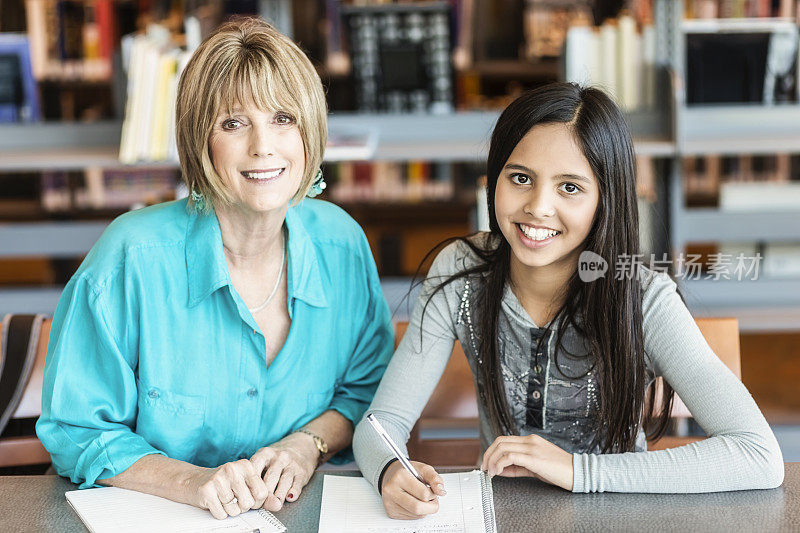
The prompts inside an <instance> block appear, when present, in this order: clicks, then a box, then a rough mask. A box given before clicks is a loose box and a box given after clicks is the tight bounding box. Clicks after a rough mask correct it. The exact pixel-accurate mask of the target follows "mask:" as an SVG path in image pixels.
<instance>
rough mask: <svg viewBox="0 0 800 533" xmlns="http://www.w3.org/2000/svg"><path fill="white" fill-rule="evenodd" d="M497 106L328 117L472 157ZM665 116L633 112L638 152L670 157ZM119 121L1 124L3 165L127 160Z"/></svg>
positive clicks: (381, 154) (436, 152) (409, 146)
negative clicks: (121, 146)
mask: <svg viewBox="0 0 800 533" xmlns="http://www.w3.org/2000/svg"><path fill="white" fill-rule="evenodd" d="M499 115H500V113H499V112H498V111H473V112H458V113H453V114H448V115H384V114H362V113H337V114H332V115H331V116H330V117H329V119H328V127H329V130H330V131H331V133H332V134H333V133H335V132H336V131H337V130H340V129H342V130H371V131H374V132H376V134H377V138H378V143H377V146H376V149H375V153H374V154H373V156H372V159H375V160H384V161H403V160H409V159H424V160H433V161H472V160H476V161H477V160H480V159H484V158H485V157H486V154H487V152H488V147H489V137H490V134H491V131H492V128H493V126H494V123H495V122H496V121H497V117H498V116H499ZM659 120H660V119H659V118H656V117H654V116H652V115H645V114H632V115H629V121H630V122H631V125H632V127H633V129H634V132H636V131H637V130H638V131H641V132H642V133H641V135H640V136H638V137H636V138H635V148H636V152H637V153H638V154H640V155H648V156H652V157H671V156H673V155H674V154H675V145H674V143H673V142H672V141H671V140H670V139H669V138H668V137H667V136H666V135H663V134H660V132H659V131H658V129H659V127H660V126H659V125H658V123H657V122H658V121H659ZM121 129H122V123H121V122H120V121H104V122H95V123H85V124H84V123H41V124H20V125H16V124H14V125H8V124H2V125H0V171H4V172H9V171H23V170H42V169H50V168H61V169H83V168H86V167H90V166H101V167H105V168H109V167H119V166H124V165H122V164H121V163H120V162H119V157H118V154H119V139H120V132H121ZM136 166H142V167H148V168H150V167H157V168H158V167H170V168H176V167H177V163H176V162H169V161H164V162H144V163H137V164H136Z"/></svg>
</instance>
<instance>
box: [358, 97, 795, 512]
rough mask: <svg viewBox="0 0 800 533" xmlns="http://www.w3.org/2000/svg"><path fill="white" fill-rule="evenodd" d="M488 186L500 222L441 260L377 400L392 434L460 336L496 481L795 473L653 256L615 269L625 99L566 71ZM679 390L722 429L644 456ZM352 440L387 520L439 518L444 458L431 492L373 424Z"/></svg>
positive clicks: (624, 180)
mask: <svg viewBox="0 0 800 533" xmlns="http://www.w3.org/2000/svg"><path fill="white" fill-rule="evenodd" d="M488 198H489V216H490V231H489V232H488V233H479V234H477V235H474V236H472V237H469V238H462V239H458V240H457V241H456V242H454V243H452V244H450V245H448V246H447V247H446V248H444V250H442V252H441V253H440V254H439V255H438V256H437V258H436V260H435V261H434V263H433V265H432V267H431V270H430V272H429V275H428V278H427V280H426V281H425V283H424V285H423V290H422V293H421V294H420V296H419V300H418V301H417V305H416V308H415V309H414V312H413V314H412V317H411V321H410V324H409V328H408V331H407V332H406V334H405V336H404V337H403V340H402V342H401V343H400V346H399V347H398V349H397V351H396V352H395V355H394V357H393V359H392V361H391V363H390V364H389V367H388V369H387V371H386V374H385V375H384V377H383V380H382V382H381V384H380V386H379V387H378V392H377V394H376V395H375V398H374V400H373V402H372V405H371V407H370V409H369V410H368V411H367V413H373V414H374V415H375V416H376V417H377V418H378V419H379V420H380V422H381V423H382V424H383V426H384V427H385V428H386V430H387V431H388V432H389V433H390V435H391V436H392V438H394V440H395V441H396V442H398V443H405V442H406V441H407V440H408V436H409V431H410V430H411V428H412V426H413V425H414V423H415V422H416V420H417V418H418V417H419V414H420V412H421V411H422V409H423V407H424V406H425V404H426V403H427V401H428V398H429V397H430V395H431V393H432V391H433V389H434V387H435V386H436V384H437V383H438V381H439V378H440V377H441V374H442V371H443V370H444V368H445V365H446V364H447V361H448V358H449V357H450V353H451V351H452V348H453V343H454V341H455V340H456V339H458V340H459V341H460V342H461V344H462V346H463V348H464V352H465V353H466V355H467V358H468V360H469V364H470V367H471V368H472V372H473V375H474V379H475V384H476V388H477V391H478V397H479V400H478V404H479V405H478V407H479V412H480V434H481V444H482V448H483V449H484V450H485V451H484V454H483V459H482V463H481V468H482V469H483V470H486V471H488V473H489V474H490V475H501V476H531V477H536V478H539V479H542V480H544V481H546V482H548V483H552V484H554V485H557V486H559V487H563V488H564V489H567V490H571V491H573V492H594V491H598V492H600V491H616V492H711V491H727V490H740V489H755V488H771V487H776V486H778V485H780V484H781V482H782V480H783V470H784V469H783V459H782V456H781V451H780V448H779V447H778V443H777V441H776V440H775V437H774V435H773V434H772V431H771V430H770V428H769V426H768V425H767V423H766V421H765V420H764V417H763V416H762V414H761V412H760V411H759V409H758V407H757V406H756V404H755V402H754V401H753V399H752V397H751V396H750V395H749V394H748V392H747V390H746V389H745V387H744V386H743V385H742V383H741V382H740V381H739V380H738V379H736V377H735V376H734V375H733V374H732V373H731V372H730V371H729V370H728V368H727V367H725V365H724V364H723V363H722V362H721V361H720V360H719V359H718V358H717V356H716V355H715V354H714V353H713V352H712V351H711V349H710V348H709V347H708V344H707V343H706V342H705V340H704V338H703V336H702V334H701V333H700V331H699V330H698V328H697V326H696V324H695V322H694V319H693V318H692V316H691V315H690V314H689V311H688V310H687V308H686V306H685V305H684V303H683V301H682V300H681V298H680V296H679V295H678V293H677V291H676V285H675V283H674V282H673V281H672V280H671V279H670V278H669V277H668V276H667V275H666V274H656V273H655V272H653V271H651V270H648V269H646V268H644V267H642V268H640V269H639V270H638V271H636V272H631V271H629V272H620V271H618V269H617V265H618V264H620V263H618V258H620V259H622V258H626V257H627V258H631V257H635V256H636V255H635V254H638V253H639V232H638V213H637V207H636V177H635V170H634V154H633V146H632V141H631V138H630V133H629V132H628V130H627V127H626V125H625V120H624V118H623V116H622V114H621V113H620V111H619V109H618V108H617V107H616V105H615V104H614V103H613V102H612V101H611V99H609V98H608V97H607V96H606V95H605V94H604V93H603V92H601V91H600V90H597V89H592V88H580V87H578V86H576V85H574V84H566V83H559V84H553V85H549V86H546V87H543V88H540V89H537V90H534V91H531V92H528V93H526V94H524V95H523V96H521V97H519V98H518V99H517V100H515V101H514V102H513V103H512V104H511V105H510V106H509V107H508V108H507V109H506V110H505V111H504V112H503V113H502V115H501V116H500V118H499V120H498V122H497V125H496V127H495V129H494V133H493V134H492V140H491V146H490V148H489V159H488ZM582 252H586V253H587V255H589V256H592V257H595V259H597V260H599V258H597V257H596V256H593V255H592V254H589V252H593V254H597V255H599V256H600V257H602V260H604V261H605V262H606V263H607V265H608V270H607V271H606V272H605V273H604V275H602V276H601V277H599V278H597V279H595V280H591V278H589V277H587V276H581V273H580V272H579V270H578V265H579V257H580V256H581V253H582ZM621 263H623V264H624V263H625V260H624V259H623V260H622V261H621ZM582 278H584V279H585V281H584V280H582ZM655 376H663V377H664V378H665V380H666V382H667V383H668V384H669V386H665V387H664V391H663V395H662V397H661V398H656V397H655V393H654V392H653V390H654V389H655V387H651V388H650V394H649V399H648V400H646V398H645V395H646V391H648V387H649V386H650V385H651V384H652V383H653V379H654V377H655ZM670 386H671V387H670ZM672 388H674V390H675V391H676V392H677V393H678V394H679V395H680V397H681V398H682V399H683V401H684V402H685V403H686V405H687V406H688V407H689V409H690V410H691V412H692V414H693V416H694V418H695V419H696V420H697V421H698V422H699V423H700V425H701V426H702V427H703V429H704V430H705V431H706V433H707V434H708V435H709V438H708V439H705V440H703V441H701V442H697V443H694V444H689V445H686V446H683V447H680V448H676V449H671V450H665V451H654V452H648V451H646V442H645V434H646V432H648V433H650V434H660V433H663V431H664V428H665V426H666V424H667V422H668V416H669V407H670V405H671V400H672V397H673V392H672ZM658 406H661V408H660V409H659V407H658ZM353 447H354V450H355V457H356V460H357V462H358V465H359V467H360V468H361V471H362V472H363V474H364V476H365V477H366V478H367V479H368V480H369V481H370V482H371V483H373V484H374V485H375V487H376V488H377V489H378V490H379V491H380V492H381V494H382V497H383V502H384V505H385V507H386V511H387V513H388V514H389V516H392V517H394V518H418V517H419V516H421V515H426V514H430V513H434V512H436V510H437V508H438V506H437V501H436V498H435V496H436V495H443V494H445V491H444V489H445V487H443V486H442V479H441V478H440V477H438V476H437V474H436V472H435V470H434V469H433V468H432V467H430V466H428V465H423V464H421V463H416V465H415V466H416V467H417V469H418V471H419V472H420V474H421V475H422V476H423V477H424V478H425V479H426V481H427V482H428V484H429V485H430V486H431V487H432V489H428V488H427V487H425V486H424V485H423V484H422V483H420V482H419V481H418V480H416V479H414V477H413V476H411V475H410V474H409V473H408V472H407V471H406V470H405V469H403V468H402V466H401V465H400V463H399V462H397V461H392V454H391V453H390V452H389V450H388V449H387V448H386V446H385V445H384V444H383V443H382V442H381V439H380V438H379V437H378V435H377V434H376V433H375V432H374V430H373V429H372V428H371V427H370V425H369V424H368V423H367V422H366V421H364V420H362V421H361V423H360V424H359V425H358V427H357V428H356V432H355V437H354V443H353Z"/></svg>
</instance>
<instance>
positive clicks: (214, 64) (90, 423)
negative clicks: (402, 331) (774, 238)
mask: <svg viewBox="0 0 800 533" xmlns="http://www.w3.org/2000/svg"><path fill="white" fill-rule="evenodd" d="M326 113H327V112H326V105H325V98H324V94H323V89H322V85H321V83H320V80H319V77H318V76H317V74H316V72H315V71H314V68H313V66H312V65H311V63H310V61H309V60H308V58H307V57H306V56H305V55H304V54H303V52H301V51H300V49H299V48H298V47H297V46H296V45H295V44H293V43H292V42H291V41H290V40H289V39H287V38H286V37H284V36H282V35H281V34H279V33H278V32H276V31H275V30H274V29H273V28H272V27H271V26H269V25H268V24H266V23H264V22H261V21H258V20H254V19H247V20H243V21H238V22H232V23H227V24H225V25H223V26H222V27H221V28H220V29H219V30H218V31H217V32H215V33H214V34H213V35H212V36H210V37H209V38H208V39H207V40H206V41H205V42H204V43H203V44H202V45H201V46H200V47H199V48H198V50H197V51H196V52H195V54H194V56H193V57H192V59H191V61H190V62H189V64H188V65H187V67H186V69H185V71H184V73H183V75H182V77H181V80H180V85H179V88H178V105H177V139H178V148H179V153H180V161H181V170H182V173H183V177H184V179H185V180H186V182H187V184H188V185H189V187H190V189H191V197H190V199H187V200H180V201H176V202H170V203H166V204H161V205H157V206H153V207H150V208H146V209H142V210H140V211H136V212H132V213H128V214H125V215H123V216H121V217H119V218H118V219H117V220H115V221H114V222H113V223H112V224H111V225H110V226H109V227H108V229H107V230H106V231H105V233H104V234H103V236H102V237H101V238H100V240H99V241H98V242H97V244H96V245H95V246H94V248H93V249H92V250H91V252H90V253H89V255H88V256H87V257H86V260H85V261H84V262H83V264H82V265H81V267H80V268H79V269H78V271H77V272H76V273H75V275H74V276H73V278H72V279H71V280H70V282H69V283H68V284H67V286H66V288H65V289H64V293H63V294H62V296H61V300H60V301H59V304H58V308H57V310H56V313H55V317H54V319H53V328H52V333H51V336H50V344H49V353H48V354H47V365H46V369H45V383H44V390H43V400H42V416H41V418H40V419H39V422H38V424H37V433H38V435H39V438H40V439H41V441H42V442H43V443H44V445H45V447H46V448H47V449H48V451H49V452H50V454H51V455H52V459H53V464H54V466H55V468H56V470H57V472H58V473H59V474H61V475H63V476H68V477H69V478H70V479H72V481H74V482H76V483H81V486H82V487H91V486H94V485H111V486H117V487H123V488H129V489H133V490H138V491H142V492H148V493H151V494H156V495H159V496H163V497H166V498H170V499H172V500H175V501H179V502H184V503H189V504H192V505H195V506H198V507H202V508H205V509H208V510H210V511H211V513H212V514H213V515H214V516H215V517H218V518H224V517H225V516H228V515H237V514H239V513H240V512H243V511H246V510H248V509H251V508H258V507H260V506H263V507H264V508H266V509H269V510H278V509H280V508H281V506H282V505H283V503H284V501H294V500H296V499H297V497H298V496H299V494H300V492H301V490H302V488H303V486H304V485H305V484H306V483H307V482H308V480H309V478H310V476H311V474H312V473H313V471H314V469H315V468H316V466H317V465H318V463H320V462H321V461H325V460H327V459H328V458H330V457H331V456H332V455H334V454H336V453H337V452H339V451H341V450H344V449H345V448H347V447H348V446H349V445H350V442H351V438H352V433H353V424H354V423H355V422H357V421H358V420H359V418H360V417H361V415H362V413H363V411H364V410H365V409H366V407H367V406H368V405H369V403H370V400H371V399H372V396H373V394H374V392H375V388H376V387H377V384H378V381H379V380H380V378H381V376H382V374H383V371H384V368H385V366H386V363H387V361H388V358H389V356H390V354H391V351H392V345H393V338H392V329H391V324H390V319H389V312H388V309H387V306H386V302H385V300H384V299H383V296H382V292H381V288H380V284H379V280H378V277H377V272H376V269H375V264H374V262H373V259H372V256H371V254H370V250H369V247H368V244H367V241H366V239H365V237H364V234H363V232H362V231H361V229H360V228H359V227H358V225H357V224H356V223H355V222H354V221H353V220H352V219H351V218H349V217H348V216H347V215H346V214H345V213H344V212H343V211H341V210H340V209H339V208H337V207H335V206H333V205H331V204H328V203H325V202H320V201H317V200H304V201H301V200H302V199H303V197H304V196H305V195H306V194H307V193H308V191H309V190H313V189H316V190H319V188H320V187H321V174H320V173H319V165H320V163H321V161H322V155H323V151H324V147H325V141H326V137H327V133H326V132H327V125H326Z"/></svg>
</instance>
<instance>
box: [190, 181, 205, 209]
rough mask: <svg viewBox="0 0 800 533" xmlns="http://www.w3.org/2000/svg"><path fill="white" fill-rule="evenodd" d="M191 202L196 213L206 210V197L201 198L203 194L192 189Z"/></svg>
mask: <svg viewBox="0 0 800 533" xmlns="http://www.w3.org/2000/svg"><path fill="white" fill-rule="evenodd" d="M191 196H192V202H194V207H195V209H197V210H198V211H205V209H206V197H205V196H203V193H201V192H197V190H196V189H195V188H194V187H192V194H191Z"/></svg>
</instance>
